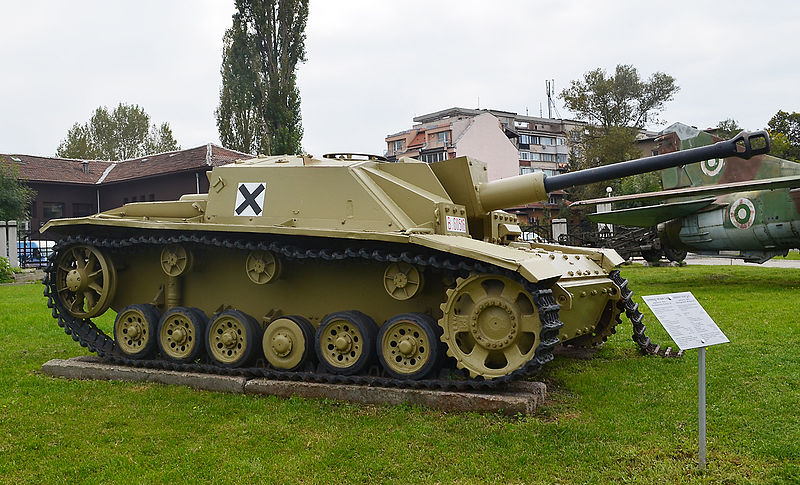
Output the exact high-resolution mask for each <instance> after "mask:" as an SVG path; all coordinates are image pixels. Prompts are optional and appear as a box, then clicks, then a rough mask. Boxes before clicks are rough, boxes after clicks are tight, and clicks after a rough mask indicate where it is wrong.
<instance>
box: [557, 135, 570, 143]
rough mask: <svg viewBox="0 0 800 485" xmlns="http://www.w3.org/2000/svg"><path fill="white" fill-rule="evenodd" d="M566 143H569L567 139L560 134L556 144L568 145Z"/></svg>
mask: <svg viewBox="0 0 800 485" xmlns="http://www.w3.org/2000/svg"><path fill="white" fill-rule="evenodd" d="M566 144H567V139H566V138H564V137H563V136H559V137H558V138H556V145H566Z"/></svg>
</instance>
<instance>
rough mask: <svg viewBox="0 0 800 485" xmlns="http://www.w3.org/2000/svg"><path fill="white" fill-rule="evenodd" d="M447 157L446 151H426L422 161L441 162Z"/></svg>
mask: <svg viewBox="0 0 800 485" xmlns="http://www.w3.org/2000/svg"><path fill="white" fill-rule="evenodd" d="M446 159H447V153H445V152H436V153H424V154H423V155H422V161H423V162H427V163H434V162H441V161H443V160H446Z"/></svg>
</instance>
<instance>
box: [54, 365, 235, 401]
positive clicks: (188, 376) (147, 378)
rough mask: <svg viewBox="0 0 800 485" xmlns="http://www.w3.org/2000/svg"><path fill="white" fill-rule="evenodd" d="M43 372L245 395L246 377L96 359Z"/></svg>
mask: <svg viewBox="0 0 800 485" xmlns="http://www.w3.org/2000/svg"><path fill="white" fill-rule="evenodd" d="M42 372H44V373H45V374H47V375H49V376H53V377H66V378H67V379H102V380H112V381H131V382H157V383H160V384H171V385H179V386H188V387H191V388H194V389H202V390H205V391H217V392H232V393H238V394H241V393H243V392H244V386H245V383H246V382H247V378H245V377H237V376H218V375H213V374H199V373H195V372H180V371H170V370H160V369H145V368H139V367H126V366H121V365H111V364H104V363H101V362H99V361H98V359H97V358H96V357H94V358H85V357H75V358H72V359H67V360H62V359H53V360H50V361H48V362H45V364H44V365H42Z"/></svg>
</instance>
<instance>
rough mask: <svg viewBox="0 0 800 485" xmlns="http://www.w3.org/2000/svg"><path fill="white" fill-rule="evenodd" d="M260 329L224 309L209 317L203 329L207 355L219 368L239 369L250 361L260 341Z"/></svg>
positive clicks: (250, 319)
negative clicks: (204, 329)
mask: <svg viewBox="0 0 800 485" xmlns="http://www.w3.org/2000/svg"><path fill="white" fill-rule="evenodd" d="M261 337H262V335H261V327H260V326H259V325H258V322H256V320H255V319H254V318H253V317H251V316H250V315H248V314H246V313H244V312H241V311H239V310H225V311H223V312H220V313H217V314H216V315H214V316H213V317H212V318H211V321H209V323H208V327H207V328H206V335H205V343H206V346H207V348H208V355H209V356H210V357H211V359H212V360H214V361H215V362H216V363H217V364H219V365H221V366H223V367H242V366H244V365H245V364H247V363H248V362H250V361H252V360H253V358H255V356H256V354H257V352H258V351H257V349H258V343H259V342H260V341H261Z"/></svg>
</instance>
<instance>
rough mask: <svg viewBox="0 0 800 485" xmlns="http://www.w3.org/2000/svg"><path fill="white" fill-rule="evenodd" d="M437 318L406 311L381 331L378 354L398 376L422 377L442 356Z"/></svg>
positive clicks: (400, 377)
mask: <svg viewBox="0 0 800 485" xmlns="http://www.w3.org/2000/svg"><path fill="white" fill-rule="evenodd" d="M437 330H438V327H437V325H436V320H434V319H433V318H432V317H430V316H428V315H425V314H424V313H402V314H400V315H397V316H394V317H392V318H391V319H389V320H388V321H387V322H386V323H384V324H383V325H382V326H381V328H380V330H379V331H378V358H379V359H380V362H381V365H382V366H383V368H384V369H385V370H386V372H388V373H389V374H390V375H391V376H392V377H395V378H397V379H413V380H417V379H422V378H423V377H425V376H426V375H428V374H429V373H430V372H431V370H433V369H434V367H436V363H437V362H438V360H439V345H440V343H439V332H438V331H437Z"/></svg>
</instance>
